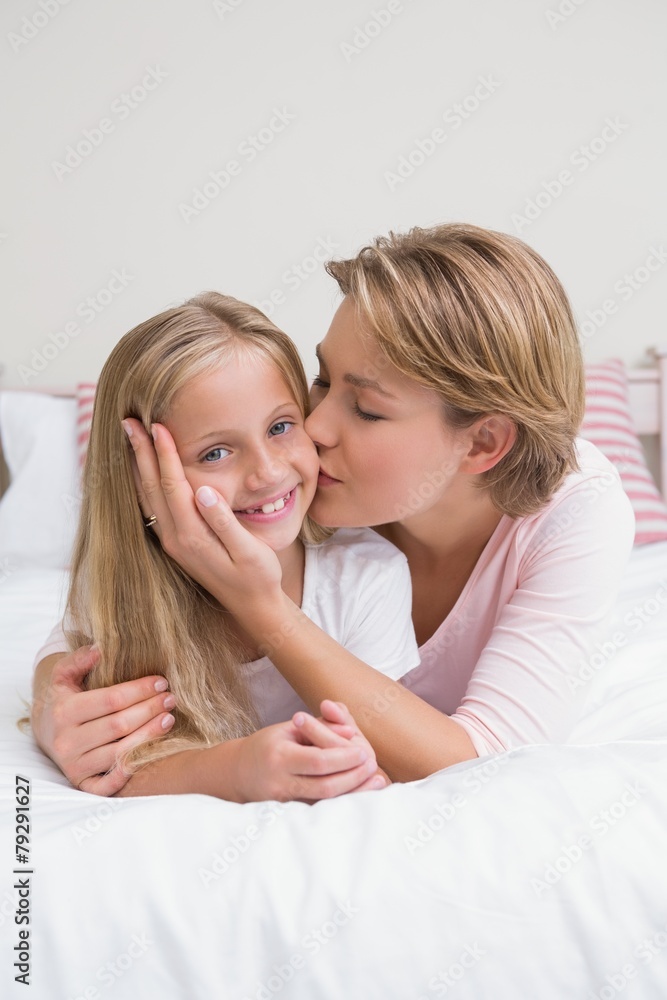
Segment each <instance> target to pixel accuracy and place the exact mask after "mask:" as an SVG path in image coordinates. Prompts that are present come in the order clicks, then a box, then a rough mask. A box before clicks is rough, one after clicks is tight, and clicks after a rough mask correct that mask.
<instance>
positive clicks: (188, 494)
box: [123, 418, 282, 612]
mask: <svg viewBox="0 0 667 1000" xmlns="http://www.w3.org/2000/svg"><path fill="white" fill-rule="evenodd" d="M123 425H124V426H125V429H126V432H127V430H128V428H129V430H131V431H132V433H131V435H130V434H129V433H128V439H129V441H130V444H131V445H132V449H133V452H134V456H133V457H134V460H135V462H134V465H133V474H134V476H135V485H136V487H137V495H138V498H139V505H140V507H141V511H142V514H143V516H144V517H150V516H151V515H155V517H156V518H157V522H156V523H155V524H154V525H153V526H152V527H151V528H149V529H147V530H149V531H153V532H155V534H156V535H157V537H158V538H159V540H160V544H161V545H162V548H163V549H164V550H165V552H166V553H167V554H168V555H169V556H171V558H172V559H174V560H175V561H176V562H177V563H178V564H179V566H181V568H182V569H184V570H185V572H186V573H188V575H189V576H191V577H192V578H193V579H194V580H197V582H198V583H200V584H201V585H202V586H203V587H205V588H206V590H208V591H209V593H211V594H213V595H214V597H217V598H218V600H219V601H220V603H221V604H223V605H224V606H225V607H226V608H228V609H229V610H230V611H232V612H233V611H235V610H236V609H237V608H241V607H243V606H244V605H246V604H247V603H248V602H265V601H266V600H267V596H268V597H270V596H271V592H272V590H275V591H276V593H279V592H280V583H281V579H282V571H281V568H280V563H279V561H278V558H277V556H276V555H275V553H274V552H273V551H272V549H270V548H269V546H268V545H266V544H265V543H264V542H262V541H261V539H258V538H255V537H254V536H253V535H251V533H250V532H249V531H246V529H245V528H244V527H243V526H242V525H241V524H239V522H238V520H237V519H236V517H235V516H234V513H233V511H232V510H231V508H230V507H229V506H228V504H227V503H226V502H225V500H224V499H223V498H222V497H221V496H220V495H219V494H218V493H217V492H216V491H215V490H213V491H211V493H212V497H213V503H212V504H209V505H208V506H207V505H206V504H205V503H202V502H201V501H199V500H196V499H195V496H194V493H193V491H192V487H191V486H190V483H189V482H188V480H187V479H186V477H185V473H184V471H183V466H182V464H181V460H180V457H179V455H178V452H177V450H176V445H175V444H174V440H173V438H172V436H171V434H170V433H169V431H168V430H167V428H166V427H164V426H163V425H162V424H154V425H153V437H154V440H152V439H151V437H150V436H149V435H148V434H147V433H146V431H145V429H144V427H143V425H142V423H141V421H139V420H135V419H132V418H127V419H126V420H124V421H123ZM205 489H208V490H210V487H206V488H205ZM198 493H199V494H200V495H201V493H202V490H201V489H200V490H199V491H198ZM204 497H206V494H205V493H204Z"/></svg>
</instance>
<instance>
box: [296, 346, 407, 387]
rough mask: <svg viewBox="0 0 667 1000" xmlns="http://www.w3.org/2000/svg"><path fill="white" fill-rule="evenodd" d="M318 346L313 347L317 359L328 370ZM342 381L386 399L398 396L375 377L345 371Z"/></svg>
mask: <svg viewBox="0 0 667 1000" xmlns="http://www.w3.org/2000/svg"><path fill="white" fill-rule="evenodd" d="M320 347H321V345H320V344H317V346H316V347H315V354H316V355H317V360H318V361H319V363H320V364H321V365H322V367H323V368H324V369H325V371H328V370H329V369H328V367H327V363H326V361H325V360H324V357H323V355H322V351H321V349H320ZM343 381H344V382H349V384H350V385H353V386H355V387H356V388H357V389H372V390H373V391H374V392H377V393H379V394H380V396H386V398H387V399H397V398H398V397H397V396H395V395H394V394H393V392H389V390H388V389H385V388H384V386H382V385H380V383H379V382H376V381H375V379H372V378H365V377H364V376H362V375H354V374H352V372H347V373H346V374H345V375H343Z"/></svg>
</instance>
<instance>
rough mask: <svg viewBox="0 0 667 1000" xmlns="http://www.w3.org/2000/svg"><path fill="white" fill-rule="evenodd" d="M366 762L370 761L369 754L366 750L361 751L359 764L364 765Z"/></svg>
mask: <svg viewBox="0 0 667 1000" xmlns="http://www.w3.org/2000/svg"><path fill="white" fill-rule="evenodd" d="M366 760H368V754H367V753H366V751H365V750H360V751H359V763H360V764H363V763H364V761H366Z"/></svg>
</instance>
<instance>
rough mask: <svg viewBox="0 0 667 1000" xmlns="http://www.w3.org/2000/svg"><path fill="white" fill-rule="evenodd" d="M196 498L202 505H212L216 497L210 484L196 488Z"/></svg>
mask: <svg viewBox="0 0 667 1000" xmlns="http://www.w3.org/2000/svg"><path fill="white" fill-rule="evenodd" d="M197 500H199V503H200V504H201V505H202V507H212V506H213V504H214V503H217V500H218V498H217V497H216V495H215V493H214V491H213V490H212V489H211V487H210V486H200V487H199V489H198V490H197Z"/></svg>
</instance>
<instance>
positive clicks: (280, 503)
mask: <svg viewBox="0 0 667 1000" xmlns="http://www.w3.org/2000/svg"><path fill="white" fill-rule="evenodd" d="M291 492H292V491H291V490H290V492H289V493H288V494H287V496H286V497H280V498H279V499H278V500H275V501H274V502H273V503H265V504H264V506H263V507H257V508H256V509H254V510H249V511H246V513H248V514H259V512H260V510H261V512H262V514H273V512H274V511H276V510H282V509H283V507H284V506H285V500H287V499H288V498H289V496H290V493H291Z"/></svg>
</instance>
